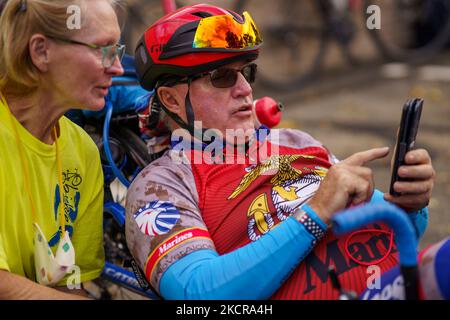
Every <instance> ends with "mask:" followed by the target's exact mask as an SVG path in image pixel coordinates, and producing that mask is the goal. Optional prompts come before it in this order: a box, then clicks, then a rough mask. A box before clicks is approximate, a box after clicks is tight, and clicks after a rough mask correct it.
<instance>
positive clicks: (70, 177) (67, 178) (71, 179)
mask: <svg viewBox="0 0 450 320" xmlns="http://www.w3.org/2000/svg"><path fill="white" fill-rule="evenodd" d="M62 179H63V185H64V192H66V193H68V192H69V190H70V189H74V190H78V188H77V187H78V186H79V185H80V184H81V183H82V182H83V178H82V177H81V175H80V174H79V173H78V169H77V168H75V172H70V171H69V169H67V170H66V171H65V172H63V174H62Z"/></svg>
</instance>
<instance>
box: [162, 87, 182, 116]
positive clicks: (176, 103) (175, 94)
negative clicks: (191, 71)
mask: <svg viewBox="0 0 450 320" xmlns="http://www.w3.org/2000/svg"><path fill="white" fill-rule="evenodd" d="M157 94H158V99H159V101H160V102H161V103H162V104H164V106H165V107H166V108H167V109H168V110H169V111H170V112H172V113H175V114H177V115H178V116H179V117H181V118H182V119H184V118H185V115H184V112H183V111H184V98H183V97H182V95H181V94H180V92H179V90H177V89H176V88H173V87H159V88H158V91H157Z"/></svg>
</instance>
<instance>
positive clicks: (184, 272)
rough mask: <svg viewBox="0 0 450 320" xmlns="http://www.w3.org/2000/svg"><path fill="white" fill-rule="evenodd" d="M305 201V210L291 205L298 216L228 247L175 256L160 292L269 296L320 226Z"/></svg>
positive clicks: (175, 295)
mask: <svg viewBox="0 0 450 320" xmlns="http://www.w3.org/2000/svg"><path fill="white" fill-rule="evenodd" d="M306 207H308V209H307V211H308V213H307V214H306V216H303V215H304V214H305V212H304V211H302V210H300V211H297V213H298V215H296V216H298V220H297V219H296V218H294V217H290V218H288V219H287V220H286V221H284V222H282V223H280V224H279V225H278V226H277V227H276V228H274V229H273V230H272V231H270V232H268V233H267V234H265V235H264V236H262V237H261V238H260V239H259V240H258V241H255V242H252V243H250V244H248V245H246V246H244V247H241V248H239V249H237V250H235V251H233V252H230V253H228V254H225V255H222V256H219V254H218V253H217V252H215V251H213V250H199V251H195V252H193V253H191V254H189V255H187V256H185V257H183V258H181V259H180V260H178V261H176V262H175V263H173V264H172V265H171V266H170V267H169V268H168V269H167V271H166V272H165V273H164V274H163V276H162V279H161V284H160V288H159V289H160V293H161V295H162V296H163V297H164V298H166V299H178V300H180V299H202V300H204V299H252V300H253V299H268V298H270V296H271V295H273V294H274V292H275V291H276V290H277V289H278V288H279V287H280V286H281V285H282V283H283V282H284V281H285V280H286V279H287V278H288V276H289V275H290V274H291V273H292V271H294V269H295V268H296V267H297V265H298V264H299V263H301V261H302V260H303V259H304V258H305V257H306V256H307V255H308V254H309V253H310V252H311V250H312V249H313V247H314V245H315V244H316V243H317V241H318V240H320V238H321V237H322V236H323V235H324V232H325V231H326V225H325V224H324V223H323V222H322V221H320V219H319V218H318V217H317V216H316V215H315V214H314V212H312V210H311V209H310V208H309V206H307V205H305V206H303V208H306ZM302 216H303V217H304V218H303V219H302ZM307 216H309V218H307V219H305V218H306V217H307Z"/></svg>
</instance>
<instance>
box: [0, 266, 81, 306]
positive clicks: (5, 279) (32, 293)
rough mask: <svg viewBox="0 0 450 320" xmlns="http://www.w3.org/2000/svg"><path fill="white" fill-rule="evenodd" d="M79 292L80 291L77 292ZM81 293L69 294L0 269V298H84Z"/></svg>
mask: <svg viewBox="0 0 450 320" xmlns="http://www.w3.org/2000/svg"><path fill="white" fill-rule="evenodd" d="M77 293H79V292H77ZM84 299H86V298H85V297H83V296H81V295H79V294H69V293H64V292H60V291H58V290H56V289H53V288H49V287H45V286H42V285H40V284H37V283H35V282H33V281H31V280H28V279H26V278H24V277H21V276H19V275H16V274H13V273H11V272H8V271H5V270H0V300H84Z"/></svg>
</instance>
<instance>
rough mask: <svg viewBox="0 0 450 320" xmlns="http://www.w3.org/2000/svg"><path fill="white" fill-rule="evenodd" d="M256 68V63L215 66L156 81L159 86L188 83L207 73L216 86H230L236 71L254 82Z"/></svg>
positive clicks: (234, 81)
mask: <svg viewBox="0 0 450 320" xmlns="http://www.w3.org/2000/svg"><path fill="white" fill-rule="evenodd" d="M256 70H257V65H256V63H250V64H246V65H245V66H243V67H242V68H241V69H232V68H227V67H221V68H217V69H215V70H212V71H207V72H203V73H200V74H196V75H194V76H188V77H182V78H180V77H168V78H165V79H163V80H160V81H159V82H158V85H157V86H158V87H159V86H168V87H172V86H174V85H176V84H180V83H188V82H189V81H194V80H197V79H200V78H203V77H205V76H208V75H209V78H210V80H211V84H212V85H213V86H214V87H216V88H231V87H232V86H234V85H235V84H236V81H237V78H238V72H240V73H241V74H242V75H243V76H244V78H245V80H246V81H247V82H248V83H253V82H255V78H256Z"/></svg>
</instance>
